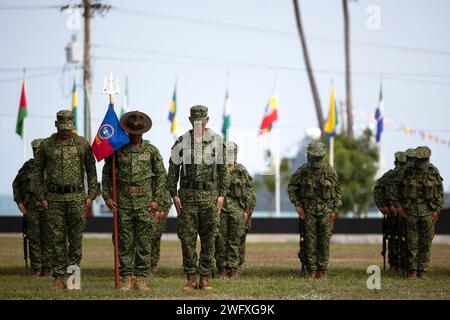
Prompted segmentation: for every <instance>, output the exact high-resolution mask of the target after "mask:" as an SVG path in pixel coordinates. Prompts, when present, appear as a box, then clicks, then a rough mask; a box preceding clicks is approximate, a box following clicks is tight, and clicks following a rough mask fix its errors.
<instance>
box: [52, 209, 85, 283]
mask: <svg viewBox="0 0 450 320" xmlns="http://www.w3.org/2000/svg"><path fill="white" fill-rule="evenodd" d="M85 212H86V211H85V201H84V200H78V201H50V200H49V201H48V228H49V237H50V245H51V250H50V252H51V260H52V261H51V262H52V268H53V276H54V277H57V276H63V275H65V274H66V270H67V266H70V265H77V266H80V262H81V251H82V250H81V249H82V240H83V230H84V229H85V227H86V216H85ZM67 242H68V245H67Z"/></svg>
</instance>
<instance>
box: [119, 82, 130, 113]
mask: <svg viewBox="0 0 450 320" xmlns="http://www.w3.org/2000/svg"><path fill="white" fill-rule="evenodd" d="M128 99H129V97H128V76H126V77H125V95H124V97H123V105H122V108H120V117H122V116H123V115H124V114H125V113H126V112H128V106H129V105H130V101H129V100H128Z"/></svg>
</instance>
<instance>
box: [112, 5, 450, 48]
mask: <svg viewBox="0 0 450 320" xmlns="http://www.w3.org/2000/svg"><path fill="white" fill-rule="evenodd" d="M115 12H116V13H118V14H125V15H133V16H139V17H142V18H156V19H163V20H164V19H171V20H179V21H183V22H186V23H194V24H202V25H210V26H218V27H223V28H231V29H237V30H245V31H250V32H254V33H261V34H265V35H267V34H274V35H279V36H289V37H294V36H295V37H298V34H297V33H296V32H293V31H286V30H274V29H268V28H261V27H255V26H248V25H242V24H235V23H228V22H221V21H212V20H207V19H199V18H190V17H185V16H179V15H171V14H162V13H155V12H150V11H142V10H133V9H125V8H123V9H122V8H118V9H117V10H116V11H115ZM306 38H309V39H312V40H316V41H320V42H328V43H329V42H334V43H338V44H340V45H343V43H344V42H343V40H341V39H335V38H330V37H324V36H313V35H307V36H306ZM351 45H352V46H361V47H375V48H385V49H391V50H398V51H408V52H415V53H423V54H434V55H445V56H450V51H448V50H441V49H430V48H421V47H413V46H401V45H395V44H382V43H374V42H367V41H352V42H351Z"/></svg>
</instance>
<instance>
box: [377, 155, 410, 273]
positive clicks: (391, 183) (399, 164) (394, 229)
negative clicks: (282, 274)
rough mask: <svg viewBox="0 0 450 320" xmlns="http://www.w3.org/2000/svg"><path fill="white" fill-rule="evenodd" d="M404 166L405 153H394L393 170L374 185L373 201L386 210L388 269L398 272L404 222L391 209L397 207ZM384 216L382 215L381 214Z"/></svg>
mask: <svg viewBox="0 0 450 320" xmlns="http://www.w3.org/2000/svg"><path fill="white" fill-rule="evenodd" d="M405 165H406V153H405V152H396V153H395V168H394V169H391V170H389V171H388V172H386V173H385V174H384V175H383V176H382V177H381V178H380V179H378V181H377V182H376V184H375V187H374V200H375V204H376V205H377V207H378V208H379V209H380V210H381V209H383V208H387V210H388V213H386V219H387V226H388V230H387V232H388V233H389V234H388V252H389V253H388V261H389V265H390V268H395V269H396V270H398V268H399V267H400V260H401V257H400V256H399V255H400V245H401V244H400V240H401V239H400V238H401V234H400V231H401V230H402V229H403V228H404V224H405V221H404V219H403V218H402V217H400V216H397V214H396V212H391V211H392V209H395V208H397V207H399V204H398V202H399V199H398V197H397V194H396V191H395V190H397V189H398V185H399V184H400V183H401V181H402V180H403V174H402V172H403V170H402V168H403V167H404V166H405ZM383 214H384V213H383Z"/></svg>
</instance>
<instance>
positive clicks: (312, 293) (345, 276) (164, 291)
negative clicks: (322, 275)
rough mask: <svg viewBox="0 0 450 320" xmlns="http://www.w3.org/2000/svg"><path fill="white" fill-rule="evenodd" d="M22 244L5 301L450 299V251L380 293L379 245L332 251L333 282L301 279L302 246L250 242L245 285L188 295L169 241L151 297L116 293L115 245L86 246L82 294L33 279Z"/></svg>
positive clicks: (223, 284)
mask: <svg viewBox="0 0 450 320" xmlns="http://www.w3.org/2000/svg"><path fill="white" fill-rule="evenodd" d="M21 250H22V239H21V238H18V237H0V299H450V246H449V245H434V246H433V252H432V263H431V268H430V272H429V275H430V277H431V279H430V280H421V279H417V280H407V279H404V278H401V277H398V276H395V275H393V274H390V273H389V272H383V273H382V278H381V289H380V290H369V289H367V286H366V281H367V278H368V276H369V275H368V274H366V268H367V267H368V266H369V265H372V264H376V265H381V256H380V246H379V245H363V244H361V245H354V244H353V245H342V244H339V245H333V246H332V248H331V262H330V266H329V273H328V279H327V280H311V279H302V278H300V277H299V276H298V270H299V261H298V259H297V244H296V243H249V244H248V251H247V262H246V266H245V269H244V271H243V273H242V276H241V278H239V279H226V280H218V279H212V280H211V285H212V286H213V287H214V290H213V291H209V292H205V291H202V290H194V291H193V292H185V291H184V290H183V289H182V286H183V285H184V282H185V277H184V275H183V273H182V269H181V248H180V244H179V242H178V241H163V243H162V250H161V263H160V271H159V272H158V274H157V276H156V277H155V278H154V279H149V280H148V281H147V283H148V285H149V287H150V288H151V291H150V292H146V293H142V292H136V291H133V292H128V293H122V292H119V291H116V290H115V289H114V272H113V269H114V268H113V259H112V258H113V250H112V245H111V241H110V240H108V239H92V238H89V239H85V240H84V248H83V261H82V265H81V269H82V270H81V272H82V284H81V285H82V290H73V291H64V292H51V291H50V290H49V287H50V285H51V282H52V279H51V278H32V277H29V276H27V275H26V274H25V271H24V267H23V259H22V257H23V253H22V251H21Z"/></svg>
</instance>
